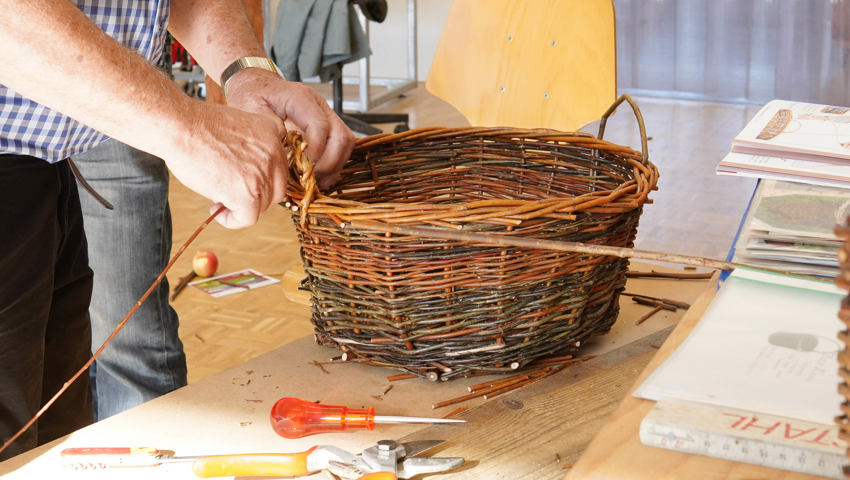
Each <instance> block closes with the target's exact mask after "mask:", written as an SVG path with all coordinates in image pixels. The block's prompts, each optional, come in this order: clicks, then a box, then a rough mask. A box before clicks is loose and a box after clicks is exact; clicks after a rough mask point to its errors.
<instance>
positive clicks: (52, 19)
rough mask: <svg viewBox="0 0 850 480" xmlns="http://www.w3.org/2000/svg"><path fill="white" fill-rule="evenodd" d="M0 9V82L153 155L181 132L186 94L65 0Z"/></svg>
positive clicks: (1, 2) (15, 2) (5, 2)
mask: <svg viewBox="0 0 850 480" xmlns="http://www.w3.org/2000/svg"><path fill="white" fill-rule="evenodd" d="M0 11H2V12H3V14H2V15H0V57H2V58H4V61H3V64H2V65H0V83H2V84H4V85H6V86H7V87H9V88H11V89H13V90H15V91H17V92H18V93H20V94H21V95H24V96H26V97H28V98H30V99H32V100H35V101H37V102H39V103H41V104H43V105H46V106H48V107H51V108H53V109H55V110H57V111H60V112H62V113H64V114H66V115H68V116H71V117H73V118H76V119H78V120H80V121H82V122H83V123H86V124H87V125H89V126H91V127H93V128H96V129H98V130H100V131H101V132H103V133H105V134H107V135H109V136H112V137H115V138H117V139H119V140H121V141H124V142H125V143H128V144H130V145H132V146H134V147H137V148H139V149H141V150H145V151H148V152H151V153H154V154H162V153H163V152H161V151H158V147H159V146H161V145H163V144H168V143H169V141H170V142H174V141H176V139H175V138H168V137H169V136H175V135H179V134H180V132H185V131H187V130H188V129H189V125H186V122H187V121H189V119H190V118H191V117H189V116H187V115H185V111H186V110H187V109H188V108H190V105H191V104H190V99H189V98H188V96H186V95H185V94H184V93H183V92H182V91H181V90H180V89H179V88H178V87H176V86H175V85H174V84H173V82H171V81H170V80H169V79H168V78H167V77H166V76H165V75H163V74H162V73H161V72H159V71H157V70H156V68H154V67H153V66H151V65H150V64H148V62H147V61H146V60H145V59H144V58H142V57H141V56H139V55H137V54H135V53H133V52H131V51H130V50H128V49H127V48H125V47H124V46H122V45H120V44H119V43H118V42H117V41H115V40H114V39H112V38H110V37H109V36H108V35H106V34H105V33H104V32H103V31H102V30H100V28H98V27H97V26H96V25H95V24H94V23H93V22H91V21H90V20H89V19H88V18H87V17H86V16H85V15H84V14H83V13H82V12H81V11H80V10H79V9H78V8H77V7H76V6H74V5H73V4H72V3H70V2H69V1H67V0H39V1H38V2H33V1H31V0H0ZM187 117H188V118H187Z"/></svg>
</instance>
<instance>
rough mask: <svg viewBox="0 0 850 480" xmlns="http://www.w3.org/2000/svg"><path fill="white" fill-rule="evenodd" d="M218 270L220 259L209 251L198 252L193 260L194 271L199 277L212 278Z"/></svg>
mask: <svg viewBox="0 0 850 480" xmlns="http://www.w3.org/2000/svg"><path fill="white" fill-rule="evenodd" d="M216 269H218V257H216V256H215V254H214V253H213V252H211V251H209V250H198V253H196V254H195V258H193V259H192V270H194V271H195V275H197V276H199V277H210V276H212V275H214V274H215V271H216Z"/></svg>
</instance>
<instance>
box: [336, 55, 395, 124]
mask: <svg viewBox="0 0 850 480" xmlns="http://www.w3.org/2000/svg"><path fill="white" fill-rule="evenodd" d="M333 109H334V112H336V114H337V115H339V117H340V118H341V119H342V121H343V122H345V124H346V125H347V126H348V128H350V129H351V130H353V131H355V132H358V133H362V134H364V135H377V134H379V133H383V130H381V129H379V128H377V127H374V126H372V125H370V124H372V123H398V125H396V127H395V128H394V129H393V131H394V132H395V133H400V132H404V131H407V130H410V127H409V126H408V121H409V117H408V115H407V114H406V113H345V112H343V110H342V66H339V70H338V71H337V72H335V75H334V77H333Z"/></svg>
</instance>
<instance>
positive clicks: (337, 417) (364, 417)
mask: <svg viewBox="0 0 850 480" xmlns="http://www.w3.org/2000/svg"><path fill="white" fill-rule="evenodd" d="M271 423H272V428H274V431H275V432H277V434H278V435H280V436H282V437H284V438H301V437H306V436H307V435H315V434H317V433H334V432H344V431H346V430H348V429H350V428H351V429H360V428H364V429H367V430H374V429H375V409H374V408H372V407H369V408H348V407H344V406H342V405H322V404H318V403H313V402H308V401H306V400H301V399H299V398H291V397H284V398H281V399H280V400H278V401H277V403H275V404H274V406H273V407H272V412H271Z"/></svg>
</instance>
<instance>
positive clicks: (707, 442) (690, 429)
mask: <svg viewBox="0 0 850 480" xmlns="http://www.w3.org/2000/svg"><path fill="white" fill-rule="evenodd" d="M838 431H839V429H838V426H837V425H825V424H820V423H813V422H806V421H801V420H797V419H789V418H785V417H779V416H773V415H763V414H754V413H752V412H746V411H742V410H738V409H731V408H725V407H715V406H710V405H703V404H696V403H689V402H678V401H667V400H662V401H659V402H657V403H656V404H655V405H654V406H653V408H652V410H651V411H650V412H649V413H648V414H647V416H646V417H645V418H644V419H643V421H641V424H640V441H641V443H643V444H644V445H648V446H652V447H660V448H666V449H670V450H676V451H680V452H685V453H694V454H698V455H705V456H709V457H716V458H722V459H725V460H733V461H736V462H743V463H750V464H754V465H761V466H766V467H772V468H777V469H780V470H790V471H794V472H800V473H806V474H811V475H819V476H822V477H829V478H836V479H844V478H846V477H844V474H843V468H844V465H845V464H850V460H848V458H847V443H846V442H844V441H843V440H840V439H839V438H838Z"/></svg>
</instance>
